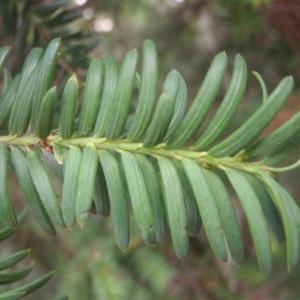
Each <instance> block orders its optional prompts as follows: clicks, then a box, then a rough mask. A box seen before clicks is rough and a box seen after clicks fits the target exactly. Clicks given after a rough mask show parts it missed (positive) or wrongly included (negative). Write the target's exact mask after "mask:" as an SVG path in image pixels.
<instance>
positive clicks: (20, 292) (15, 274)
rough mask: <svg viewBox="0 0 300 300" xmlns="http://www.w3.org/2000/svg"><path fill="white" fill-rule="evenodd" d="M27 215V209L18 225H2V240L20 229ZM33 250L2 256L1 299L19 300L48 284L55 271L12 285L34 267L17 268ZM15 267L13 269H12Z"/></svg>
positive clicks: (18, 218)
mask: <svg viewBox="0 0 300 300" xmlns="http://www.w3.org/2000/svg"><path fill="white" fill-rule="evenodd" d="M25 217H26V210H24V211H23V212H21V213H20V215H19V216H18V217H17V223H18V225H16V227H14V228H12V227H6V226H4V227H2V228H0V242H3V240H5V239H7V238H8V237H10V236H11V235H12V234H14V233H15V232H16V230H17V229H18V227H17V226H20V225H22V223H23V222H24V220H25ZM30 252H31V250H30V249H27V250H21V251H18V252H15V253H13V254H11V255H8V256H6V257H1V258H0V285H1V286H3V287H4V288H3V289H1V291H0V299H3V300H17V299H21V298H23V297H25V296H27V295H29V294H31V293H33V292H35V291H36V290H37V289H39V288H41V287H42V286H43V285H44V284H46V283H47V282H48V281H49V279H50V278H51V277H52V275H53V272H50V273H48V274H45V275H43V276H41V277H39V278H38V279H35V280H34V281H31V282H29V283H27V284H25V285H23V286H20V287H13V288H11V285H12V284H13V283H15V282H18V281H20V280H22V279H23V278H25V277H26V276H27V275H28V274H29V273H30V272H31V271H32V269H33V267H32V266H30V267H27V268H21V269H20V268H19V267H18V269H19V270H16V267H17V265H18V263H20V262H22V261H23V260H24V259H25V258H26V257H28V256H29V254H30ZM12 269H13V270H12ZM4 290H5V291H4Z"/></svg>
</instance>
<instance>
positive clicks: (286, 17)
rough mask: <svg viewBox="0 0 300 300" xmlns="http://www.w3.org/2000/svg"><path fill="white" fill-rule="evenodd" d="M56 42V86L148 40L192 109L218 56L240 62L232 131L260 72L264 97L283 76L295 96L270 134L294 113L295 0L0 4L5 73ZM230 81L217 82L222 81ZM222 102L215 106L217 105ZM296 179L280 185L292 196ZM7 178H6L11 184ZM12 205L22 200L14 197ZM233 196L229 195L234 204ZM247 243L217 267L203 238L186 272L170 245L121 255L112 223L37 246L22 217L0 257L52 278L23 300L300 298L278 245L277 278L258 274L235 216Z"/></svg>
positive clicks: (298, 49) (253, 103)
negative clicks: (27, 261) (8, 50)
mask: <svg viewBox="0 0 300 300" xmlns="http://www.w3.org/2000/svg"><path fill="white" fill-rule="evenodd" d="M57 36H61V37H62V38H63V46H62V58H61V59H60V61H59V64H60V68H59V70H58V72H57V78H56V80H57V82H63V81H64V80H65V79H66V75H70V74H72V73H76V74H77V76H78V77H79V78H84V76H85V71H86V69H87V66H88V62H89V59H90V58H91V57H97V56H102V55H104V54H111V55H113V56H114V57H116V58H117V59H118V60H119V61H120V60H121V59H122V58H123V57H124V54H125V53H126V52H127V51H128V50H129V49H131V48H138V49H141V45H142V43H143V40H145V39H146V38H150V39H152V40H154V41H155V43H156V45H157V48H158V52H159V59H160V71H161V78H162V77H164V75H166V73H167V71H169V70H170V69H172V68H175V69H177V70H179V71H180V72H181V73H182V74H183V76H184V78H185V79H186V81H187V84H188V87H189V99H190V100H191V99H192V98H193V96H194V95H195V93H196V91H197V89H198V87H199V85H200V83H201V80H202V79H203V77H204V75H205V72H206V69H207V67H208V65H209V63H210V61H211V60H212V58H213V57H214V55H215V54H216V53H218V52H219V51H223V50H225V51H226V52H227V54H228V55H229V57H230V62H231V63H232V62H233V58H234V56H235V54H237V53H240V54H242V55H243V56H244V57H245V58H246V60H247V62H248V67H249V81H248V88H247V96H246V99H245V101H244V102H243V104H242V105H241V107H240V109H239V113H238V116H237V118H236V121H235V123H234V124H232V126H233V127H237V126H238V125H239V122H241V120H243V119H244V118H246V117H247V116H248V115H250V114H251V112H252V111H253V110H254V109H255V108H256V107H257V106H258V105H260V103H261V101H262V100H261V99H262V97H261V90H260V88H259V84H258V82H257V81H256V79H255V78H254V77H253V76H252V74H251V73H250V71H252V70H255V71H258V72H259V73H260V74H261V75H262V76H263V78H264V79H265V81H266V83H267V86H268V88H269V90H271V89H272V88H273V87H274V86H275V85H276V83H277V82H278V81H279V80H280V79H281V78H282V77H283V76H286V75H289V74H290V75H293V76H294V78H295V81H296V88H295V90H294V93H293V95H292V96H291V97H290V99H289V103H288V105H287V106H286V107H285V109H284V110H283V111H282V112H281V113H280V114H279V116H278V117H277V118H276V120H274V122H273V123H272V124H271V126H270V127H269V128H267V131H269V130H271V129H274V128H275V127H277V126H279V124H281V123H282V122H283V121H284V120H286V119H288V118H289V117H290V116H291V115H292V114H294V113H295V112H296V111H298V110H299V108H300V104H299V100H298V98H299V96H300V95H299V92H300V2H299V0H274V1H272V0H243V1H241V0H228V1H214V0H123V1H120V0H119V1H118V0H98V1H96V0H94V1H93V0H90V1H88V0H51V1H50V0H45V1H42V0H41V1H34V0H31V1H30V0H28V1H25V0H10V1H6V0H0V44H1V45H6V44H9V45H12V46H13V53H12V55H11V56H10V57H9V61H8V68H9V69H10V70H11V71H12V72H16V71H17V70H18V69H19V68H20V66H21V65H22V62H23V59H24V57H25V55H26V53H27V52H28V50H29V49H31V48H32V47H33V46H45V45H46V44H47V43H48V42H49V41H50V40H51V39H52V38H53V37H57ZM230 76H231V74H230V72H228V74H227V76H226V78H225V84H224V91H225V90H226V89H225V87H226V84H228V82H229V80H230ZM220 98H221V97H220ZM299 175H300V174H299V171H297V170H295V171H292V172H290V173H289V174H287V175H284V176H281V178H280V180H281V181H282V182H283V184H284V185H285V186H286V187H287V189H288V190H289V191H290V192H291V193H292V194H293V195H294V197H295V198H296V199H297V197H298V196H299V195H300V189H299V186H298V178H299ZM14 180H15V179H14V178H11V182H12V185H13V182H14ZM14 196H15V199H16V202H20V203H22V201H23V200H22V196H20V193H19V191H18V190H15V192H14ZM232 197H234V195H233V196H232ZM240 222H241V226H242V229H243V232H244V241H245V244H246V260H245V262H244V264H243V265H242V266H236V265H235V264H234V263H233V262H230V261H229V262H228V263H226V264H224V263H221V262H219V261H218V260H217V259H215V258H214V256H213V255H212V253H211V251H210V249H209V247H208V244H207V241H206V238H205V236H204V235H203V233H202V232H201V234H200V236H199V237H196V238H192V239H191V242H190V254H189V256H188V258H187V259H186V261H183V262H181V261H179V260H178V259H176V257H175V255H174V253H173V252H172V250H171V249H170V247H168V245H160V246H158V247H155V248H150V247H146V246H144V245H143V244H142V243H141V241H140V238H139V236H138V235H135V234H134V232H135V230H136V229H135V224H132V232H133V237H132V240H131V244H130V248H129V250H128V251H126V252H122V251H121V250H120V249H118V248H117V247H116V245H115V241H114V238H113V235H112V228H111V222H110V221H109V220H104V219H101V218H99V217H97V216H92V215H91V217H90V220H89V223H88V225H87V226H86V227H85V229H84V230H80V229H76V230H74V231H73V232H60V233H59V235H58V236H57V237H55V238H52V237H48V236H45V235H44V234H43V233H42V232H41V231H40V230H39V228H37V227H36V226H35V224H34V222H32V220H31V219H30V218H28V219H27V222H26V223H25V225H24V226H23V227H22V229H21V230H20V232H18V234H17V235H16V236H15V237H13V238H11V239H10V240H9V241H8V242H5V245H4V244H3V246H1V252H8V251H9V250H11V249H16V248H17V249H19V248H26V247H31V248H32V250H33V258H34V260H35V265H36V268H35V272H36V273H34V274H33V276H34V275H36V274H40V273H42V272H46V271H48V270H51V269H54V270H55V271H56V273H55V276H54V278H53V279H52V280H51V282H50V283H49V284H48V285H46V286H45V287H44V288H43V289H41V290H40V291H39V292H37V293H35V294H34V295H32V296H29V298H28V299H32V300H35V299H40V300H43V299H47V300H48V299H54V300H58V299H61V300H62V299H68V298H67V297H65V296H67V295H68V296H69V299H70V300H90V299H91V300H94V299H96V300H98V299H100V300H102V299H108V300H114V299H116V300H119V299H124V300H126V299H134V300H135V299H136V300H143V299H155V300H156V299H158V300H159V299H161V300H164V299H184V300H193V299H201V300H202V299H203V300H219V299H232V300H235V299H237V300H239V299H247V300H254V299H255V300H279V299H280V300H285V299H286V300H294V299H295V300H297V299H300V282H299V278H300V265H299V266H298V267H296V268H295V269H294V270H293V271H292V272H291V273H290V274H288V273H287V268H286V265H285V250H284V246H283V245H280V244H278V243H277V242H276V241H274V242H273V250H274V271H273V272H272V273H271V274H270V275H269V276H267V277H265V276H264V275H263V274H262V273H260V272H259V270H258V267H257V263H256V260H255V257H254V252H253V245H252V242H251V239H250V237H249V235H248V231H247V230H248V229H247V226H246V222H245V220H244V218H243V215H242V214H241V213H240Z"/></svg>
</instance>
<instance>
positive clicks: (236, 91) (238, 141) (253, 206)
mask: <svg viewBox="0 0 300 300" xmlns="http://www.w3.org/2000/svg"><path fill="white" fill-rule="evenodd" d="M59 44H60V40H59V39H55V40H53V41H51V42H50V44H49V45H48V47H47V48H46V49H45V51H44V50H42V49H40V48H34V49H32V50H31V52H30V53H29V54H28V56H27V59H26V61H25V63H24V65H23V68H22V70H21V72H20V74H18V75H16V76H15V77H14V78H13V79H12V80H11V81H8V82H6V83H5V84H4V85H3V94H2V95H3V96H2V99H1V102H0V126H1V130H2V132H3V133H4V135H2V136H1V137H0V152H1V153H0V197H1V202H0V215H1V221H2V222H3V223H4V224H6V225H7V226H12V227H13V226H16V223H17V221H16V217H15V212H14V208H13V206H12V202H11V199H10V196H9V191H8V184H7V176H8V166H10V165H11V166H12V170H13V171H14V172H15V174H16V177H17V179H18V182H19V184H20V186H21V189H22V190H23V193H24V196H25V198H26V200H27V203H28V206H29V208H30V209H31V211H32V214H33V215H34V216H35V219H36V221H37V222H38V223H39V224H40V225H41V227H42V228H43V229H44V230H45V231H46V232H47V233H50V234H55V232H56V226H60V227H63V228H64V227H68V228H72V227H73V226H74V223H78V224H79V225H80V226H84V224H85V222H86V218H87V216H88V214H89V213H90V211H91V210H95V211H96V212H97V213H98V214H100V215H102V216H108V215H111V218H112V225H113V229H114V232H115V236H116V240H117V243H118V245H119V246H120V247H121V248H122V249H126V248H127V247H128V244H129V236H130V234H129V214H130V207H132V211H133V216H134V219H135V222H136V224H137V226H138V228H139V230H140V233H141V236H142V238H143V240H144V241H145V242H146V243H147V244H154V243H155V242H156V241H163V240H165V239H166V238H167V237H168V235H170V236H171V240H172V244H173V248H174V250H175V253H176V255H177V256H178V257H179V258H184V257H185V256H186V255H187V253H188V244H189V236H194V235H197V234H199V231H200V227H201V225H202V226H203V228H204V231H205V233H206V236H207V239H208V242H209V244H210V247H211V249H212V251H213V253H214V254H215V255H216V256H217V257H218V258H219V259H220V260H222V261H226V260H227V259H228V257H229V256H231V257H232V258H233V259H234V260H235V261H236V262H237V263H240V262H241V261H242V260H243V257H244V245H243V241H242V236H241V232H240V225H239V222H238V219H237V216H236V211H235V208H234V206H233V204H232V201H231V198H232V197H231V195H230V194H229V191H228V187H227V185H226V184H227V181H229V183H230V184H231V186H232V187H233V189H234V191H235V192H236V194H237V196H238V198H239V200H240V204H241V206H242V208H243V211H244V213H245V216H246V219H247V221H248V224H249V228H250V232H251V236H252V239H253V243H254V247H255V250H256V254H257V258H258V263H259V266H260V268H261V269H262V270H263V271H264V272H268V271H269V270H270V269H271V265H272V251H271V232H272V231H273V232H274V233H275V235H276V236H277V237H278V240H279V241H283V240H285V241H286V247H287V264H288V269H290V268H291V267H292V266H294V265H295V264H296V262H297V260H298V255H299V233H300V210H299V207H298V206H297V204H296V202H295V201H294V200H293V199H292V197H291V196H290V195H289V193H288V192H287V191H286V190H285V189H284V188H283V187H282V186H280V185H279V184H278V183H277V182H276V180H275V179H274V178H273V173H275V172H277V171H287V170H289V169H292V168H295V167H297V166H298V164H299V163H298V162H297V163H296V164H294V165H292V166H288V167H285V168H275V167H273V166H272V164H273V163H275V162H278V161H281V160H283V159H284V158H285V157H287V156H288V155H289V153H290V152H291V151H292V150H294V149H297V148H298V147H299V132H300V113H299V112H298V113H296V114H295V115H294V116H293V117H292V118H291V119H290V120H288V121H287V122H286V123H285V124H283V125H282V126H281V127H279V128H277V129H276V130H274V131H273V132H272V133H270V134H269V135H268V136H267V137H266V138H264V139H260V137H259V136H260V133H261V132H262V131H263V129H264V128H265V127H266V126H267V125H268V124H269V123H270V122H271V121H272V120H273V119H274V117H275V116H276V115H277V113H278V112H279V111H280V110H281V108H282V107H283V105H284V104H285V103H286V101H287V99H288V96H289V94H290V93H291V91H292V88H293V79H292V78H291V77H286V78H284V79H283V80H282V81H281V82H280V83H279V84H278V85H277V86H276V87H275V89H274V90H273V91H272V92H271V93H270V94H268V92H267V89H266V87H265V84H264V82H263V80H262V78H261V77H260V75H259V74H258V73H255V76H256V77H257V79H258V81H259V82H260V84H261V87H262V90H263V100H264V101H263V103H262V104H261V105H260V106H259V107H258V108H257V110H256V111H255V112H254V113H253V114H252V115H251V116H250V117H249V118H248V119H247V120H245V122H244V123H243V124H242V125H241V126H240V127H239V128H237V129H236V130H234V131H233V132H232V133H228V132H227V129H228V126H229V125H230V122H231V121H232V120H233V118H234V115H235V113H236V111H237V109H238V106H239V103H240V102H241V100H242V99H243V98H244V92H245V88H246V82H247V65H246V62H245V60H244V59H243V58H242V57H241V56H240V55H237V56H236V57H235V60H234V63H233V72H232V78H231V81H230V84H229V86H228V88H227V91H226V93H225V96H224V98H223V99H222V100H221V102H220V104H219V106H218V107H217V109H216V111H215V113H214V114H213V115H212V117H210V119H209V120H207V115H208V113H209V112H210V110H211V108H212V106H213V104H214V102H215V101H216V99H217V96H218V94H219V91H220V89H221V87H222V82H223V79H224V75H225V72H226V67H227V63H228V59H227V56H226V54H225V53H224V52H222V53H220V54H218V55H217V56H216V57H215V58H214V59H213V61H212V63H211V65H210V67H209V69H208V71H207V73H206V75H205V77H204V80H203V82H202V84H201V86H200V88H199V91H198V93H197V94H196V96H195V98H194V100H193V102H192V104H191V106H190V107H188V105H187V87H186V84H185V81H184V79H183V77H182V76H181V75H180V73H179V72H178V71H176V70H172V71H171V72H170V73H168V74H167V76H166V79H165V80H164V83H163V86H162V89H161V92H160V95H158V90H159V75H158V73H159V72H158V62H157V52H156V48H155V45H154V44H153V42H151V41H149V40H146V41H145V42H144V45H143V50H142V70H141V75H139V72H138V71H137V62H138V52H137V51H136V50H132V51H129V52H128V54H127V55H126V57H125V58H124V60H123V62H122V63H121V64H120V66H118V65H117V63H116V62H115V61H114V59H113V58H112V57H110V56H105V57H103V58H101V59H100V58H95V59H93V60H92V61H91V63H90V66H89V69H88V71H87V76H86V81H85V87H84V91H83V96H82V99H81V100H80V101H79V98H81V97H80V96H79V94H80V93H79V91H78V84H77V80H76V77H75V76H72V77H70V78H69V79H68V81H67V82H66V84H65V86H64V87H63V90H62V93H61V94H62V95H61V96H59V97H58V94H59V93H58V92H57V88H56V87H55V86H54V87H52V84H53V79H54V74H55V72H54V71H55V66H56V61H57V58H58V52H59ZM8 52H9V49H8V48H7V47H4V48H2V49H1V50H0V61H1V64H3V61H4V59H5V57H6V56H7V54H8ZM136 94H137V97H135V95H136ZM58 98H60V102H59V105H58V106H57V107H59V109H58V110H56V109H55V107H56V104H57V99H58ZM135 98H137V101H133V100H135ZM79 103H80V108H79V109H78V104H79ZM57 114H58V115H59V120H58V121H57V122H53V117H54V116H57ZM204 121H205V122H206V124H207V125H206V126H205V127H203V126H202V125H203V123H204ZM52 151H53V152H54V153H53V154H52ZM50 173H52V174H56V177H57V178H58V179H59V180H60V181H61V183H62V193H61V194H60V196H59V197H57V193H56V191H55V189H54V188H53V185H52V184H51V182H50V180H49V174H50ZM58 198H60V200H58Z"/></svg>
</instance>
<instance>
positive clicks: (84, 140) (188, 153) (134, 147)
mask: <svg viewBox="0 0 300 300" xmlns="http://www.w3.org/2000/svg"><path fill="white" fill-rule="evenodd" d="M44 142H45V141H44V140H42V139H40V138H38V137H36V136H33V135H28V136H22V137H17V136H2V137H0V143H4V144H6V145H10V146H17V147H30V148H31V147H38V148H43V147H45V146H44V145H45V143H44ZM46 142H47V143H46V144H47V145H50V146H52V147H53V146H54V145H56V146H60V147H65V148H68V147H70V146H77V147H80V148H83V147H86V146H90V147H93V148H95V149H98V150H110V151H115V152H122V151H128V152H132V153H139V154H143V155H147V156H152V157H158V156H165V157H169V158H171V159H177V160H182V159H185V158H189V159H193V160H196V161H197V162H198V163H199V164H201V165H203V166H204V167H206V168H209V167H215V168H218V169H224V168H236V169H239V170H243V171H246V172H250V173H254V174H258V173H260V172H262V171H269V170H270V169H269V168H268V167H267V166H265V165H263V164H262V163H255V162H247V161H241V160H240V159H239V156H235V157H214V156H211V155H210V154H209V153H207V152H198V151H194V150H190V149H188V148H179V149H172V148H168V146H167V145H166V144H159V145H156V146H152V147H144V146H143V144H142V143H132V142H130V141H128V140H126V139H123V140H109V139H106V138H98V137H74V138H72V139H69V140H65V139H62V137H61V136H59V135H50V136H49V137H48V138H47V140H46Z"/></svg>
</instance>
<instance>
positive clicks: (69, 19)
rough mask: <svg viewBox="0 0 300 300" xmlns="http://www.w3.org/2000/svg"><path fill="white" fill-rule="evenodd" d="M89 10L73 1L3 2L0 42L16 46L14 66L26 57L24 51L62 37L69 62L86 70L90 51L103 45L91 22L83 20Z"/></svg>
mask: <svg viewBox="0 0 300 300" xmlns="http://www.w3.org/2000/svg"><path fill="white" fill-rule="evenodd" d="M86 7H88V5H85V6H82V7H79V6H77V5H75V3H74V1H72V0H50V1H49V0H23V1H18V0H11V1H1V2H0V24H1V26H0V39H4V40H5V41H6V42H7V41H10V43H13V44H15V45H16V49H15V51H16V55H15V57H14V61H13V62H12V64H13V65H14V67H16V66H18V64H19V63H21V61H22V59H23V58H24V55H25V53H26V52H25V51H24V50H28V49H31V48H33V47H35V46H45V45H46V44H47V43H48V42H49V41H50V40H51V39H54V38H56V37H61V38H62V39H63V41H64V44H63V48H62V51H63V52H64V58H65V62H67V63H68V62H72V67H77V68H86V67H87V65H88V57H87V56H88V54H89V52H90V51H91V50H93V49H94V48H95V46H96V45H97V44H98V43H99V37H98V36H97V35H96V34H94V33H93V32H92V30H91V29H90V27H91V26H90V21H89V20H86V19H84V18H83V10H84V9H85V8H86ZM69 67H70V66H69Z"/></svg>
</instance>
